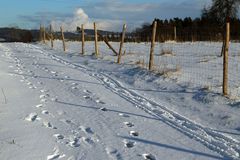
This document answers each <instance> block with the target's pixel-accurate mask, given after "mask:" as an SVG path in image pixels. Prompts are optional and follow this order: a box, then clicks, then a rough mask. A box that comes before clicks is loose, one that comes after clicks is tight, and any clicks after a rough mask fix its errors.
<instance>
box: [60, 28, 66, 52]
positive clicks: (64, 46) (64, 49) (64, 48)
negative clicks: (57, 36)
mask: <svg viewBox="0 0 240 160" xmlns="http://www.w3.org/2000/svg"><path fill="white" fill-rule="evenodd" d="M60 30H61V34H62V42H63V51H64V52H66V45H65V38H64V33H63V27H62V26H61V27H60Z"/></svg>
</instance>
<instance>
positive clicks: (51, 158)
mask: <svg viewBox="0 0 240 160" xmlns="http://www.w3.org/2000/svg"><path fill="white" fill-rule="evenodd" d="M53 152H54V153H53V154H51V155H49V156H47V160H54V159H61V158H64V157H65V156H66V155H65V154H60V151H59V148H58V147H55V148H54V149H53Z"/></svg>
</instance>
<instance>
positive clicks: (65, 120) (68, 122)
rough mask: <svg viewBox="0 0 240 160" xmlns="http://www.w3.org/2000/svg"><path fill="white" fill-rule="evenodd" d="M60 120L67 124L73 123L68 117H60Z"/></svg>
mask: <svg viewBox="0 0 240 160" xmlns="http://www.w3.org/2000/svg"><path fill="white" fill-rule="evenodd" d="M60 121H61V122H63V123H65V124H67V125H75V123H74V122H73V121H71V120H68V119H60Z"/></svg>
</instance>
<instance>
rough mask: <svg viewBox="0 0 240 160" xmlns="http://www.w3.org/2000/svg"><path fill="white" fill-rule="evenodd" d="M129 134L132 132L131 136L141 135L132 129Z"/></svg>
mask: <svg viewBox="0 0 240 160" xmlns="http://www.w3.org/2000/svg"><path fill="white" fill-rule="evenodd" d="M129 134H130V135H131V136H134V137H137V136H139V133H138V132H136V131H130V132H129Z"/></svg>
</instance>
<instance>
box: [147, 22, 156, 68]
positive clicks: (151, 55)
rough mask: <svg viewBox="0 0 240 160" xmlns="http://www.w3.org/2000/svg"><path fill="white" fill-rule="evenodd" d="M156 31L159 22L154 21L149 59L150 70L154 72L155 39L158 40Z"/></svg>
mask: <svg viewBox="0 0 240 160" xmlns="http://www.w3.org/2000/svg"><path fill="white" fill-rule="evenodd" d="M156 30H157V21H154V23H153V30H152V43H151V49H150V57H149V70H152V68H153V62H154V60H153V58H154V57H153V53H154V46H155V39H156Z"/></svg>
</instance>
